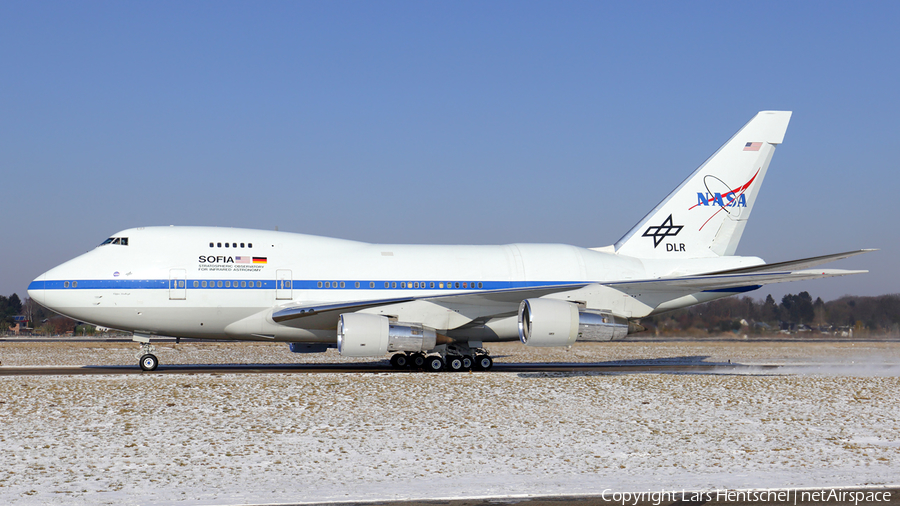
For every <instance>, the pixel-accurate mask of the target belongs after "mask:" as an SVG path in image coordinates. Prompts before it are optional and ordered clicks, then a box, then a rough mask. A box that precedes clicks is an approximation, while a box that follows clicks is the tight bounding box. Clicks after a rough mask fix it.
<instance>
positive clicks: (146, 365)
mask: <svg viewBox="0 0 900 506" xmlns="http://www.w3.org/2000/svg"><path fill="white" fill-rule="evenodd" d="M132 340H134V341H137V342H139V343H141V349H140V351H138V352H137V353H135V354H134V356H135V358H137V359H138V364H139V365H140V366H141V370H144V371H153V370H156V368H157V367H158V366H159V359H158V358H156V355H154V353H155V352H156V348H154V347H153V345H152V344H150V338H149V337H146V336H141V335H138V334H135V335H134V337H132Z"/></svg>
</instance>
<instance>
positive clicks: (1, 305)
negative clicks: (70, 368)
mask: <svg viewBox="0 0 900 506" xmlns="http://www.w3.org/2000/svg"><path fill="white" fill-rule="evenodd" d="M15 316H24V317H25V320H26V323H27V325H28V327H30V328H32V329H33V333H35V334H41V335H57V334H65V333H66V332H69V331H76V330H78V332H79V334H80V333H81V332H87V329H93V328H92V327H90V326H84V328H82V326H80V325H79V322H76V321H75V320H73V319H71V318H69V317H67V316H63V315H61V314H58V313H56V312H54V311H51V310H49V309H47V308H45V307H44V306H42V305H40V304H38V303H37V302H35V301H34V300H32V299H31V298H30V297H25V300H24V301H22V300H21V299H19V296H18V295H17V294H15V293H14V294H12V295H10V296H9V297H6V296H4V295H0V334H2V333H6V332H7V331H8V329H9V328H10V327H13V326H15V324H16V322H15V320H14V318H13V317H15ZM24 326H25V325H23V327H24ZM76 326H77V327H78V329H76Z"/></svg>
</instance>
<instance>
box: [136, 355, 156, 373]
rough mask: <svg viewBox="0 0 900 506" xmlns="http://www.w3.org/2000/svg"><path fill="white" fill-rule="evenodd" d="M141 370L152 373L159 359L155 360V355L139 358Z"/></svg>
mask: <svg viewBox="0 0 900 506" xmlns="http://www.w3.org/2000/svg"><path fill="white" fill-rule="evenodd" d="M140 364H141V369H143V370H145V371H153V370H155V369H156V367H157V366H158V365H159V359H158V358H156V355H151V354H149V353H148V354H146V355H144V356H143V357H141V362H140Z"/></svg>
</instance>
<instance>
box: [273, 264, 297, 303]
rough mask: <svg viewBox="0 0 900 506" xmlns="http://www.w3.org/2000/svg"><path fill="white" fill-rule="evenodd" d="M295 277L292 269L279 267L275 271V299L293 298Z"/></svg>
mask: <svg viewBox="0 0 900 506" xmlns="http://www.w3.org/2000/svg"><path fill="white" fill-rule="evenodd" d="M293 284H294V283H293V278H292V275H291V270H290V269H278V270H277V271H275V299H277V300H291V299H293V298H294V297H293V286H292V285H293Z"/></svg>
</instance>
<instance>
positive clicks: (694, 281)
mask: <svg viewBox="0 0 900 506" xmlns="http://www.w3.org/2000/svg"><path fill="white" fill-rule="evenodd" d="M866 272H869V271H847V270H842V269H821V270H803V271H787V272H784V271H782V272H763V273H750V274H717V275H710V274H707V275H704V276H685V277H678V278H660V279H653V280H642V281H620V282H613V283H604V285H606V286H609V287H612V288H615V289H616V290H619V291H622V292H625V293H627V294H632V295H634V294H641V293H647V292H664V293H667V294H671V295H672V296H676V295H678V294H683V295H687V294H689V293H697V292H710V291H722V292H727V291H730V290H729V289H731V288H733V289H734V291H735V292H740V291H744V290H741V289H744V288H748V287H754V288H755V287H759V286H762V285H768V284H772V283H784V282H787V281H806V280H810V279H819V278H831V277H834V276H847V275H850V274H864V273H866Z"/></svg>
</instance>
